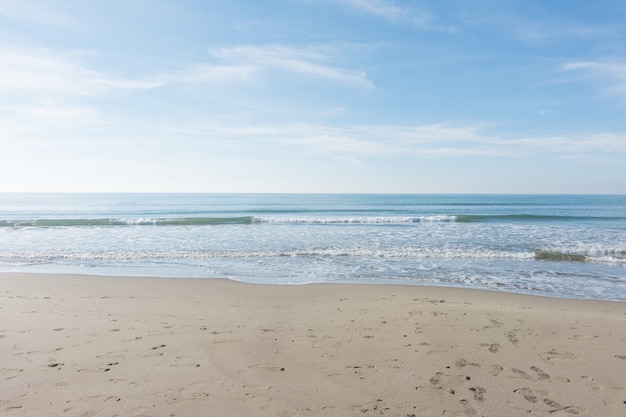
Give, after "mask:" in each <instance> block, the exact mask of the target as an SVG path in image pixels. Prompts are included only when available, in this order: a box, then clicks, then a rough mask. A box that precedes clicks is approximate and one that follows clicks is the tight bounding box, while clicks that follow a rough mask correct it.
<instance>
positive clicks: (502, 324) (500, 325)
mask: <svg viewBox="0 0 626 417" xmlns="http://www.w3.org/2000/svg"><path fill="white" fill-rule="evenodd" d="M489 321H491V324H493V327H502V326H504V323H502V322H501V321H498V320H494V319H491V320H489Z"/></svg>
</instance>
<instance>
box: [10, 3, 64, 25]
mask: <svg viewBox="0 0 626 417" xmlns="http://www.w3.org/2000/svg"><path fill="white" fill-rule="evenodd" d="M0 16H2V17H4V18H7V19H10V20H14V21H18V22H26V23H36V24H45V25H54V26H59V25H68V24H71V23H72V22H73V20H72V19H71V18H70V17H69V16H67V15H66V14H63V13H60V12H59V11H58V10H55V9H53V8H51V7H50V6H49V5H48V4H46V2H45V1H32V0H3V1H2V6H1V7H0Z"/></svg>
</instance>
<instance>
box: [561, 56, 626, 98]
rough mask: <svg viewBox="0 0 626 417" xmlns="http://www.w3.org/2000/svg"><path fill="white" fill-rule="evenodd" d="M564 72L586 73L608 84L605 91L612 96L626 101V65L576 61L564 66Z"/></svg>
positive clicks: (609, 62) (608, 62)
mask: <svg viewBox="0 0 626 417" xmlns="http://www.w3.org/2000/svg"><path fill="white" fill-rule="evenodd" d="M562 69H563V70H564V71H584V72H586V73H588V74H590V75H591V76H593V77H596V78H598V79H600V80H604V81H606V82H608V84H609V85H608V87H606V89H605V91H606V93H607V94H608V95H610V96H617V97H621V98H622V99H625V100H626V64H625V63H623V62H611V61H574V62H568V63H566V64H564V65H563V67H562Z"/></svg>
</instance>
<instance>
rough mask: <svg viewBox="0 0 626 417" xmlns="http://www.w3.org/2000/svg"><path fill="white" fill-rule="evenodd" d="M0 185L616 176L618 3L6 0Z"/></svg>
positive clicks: (332, 185) (396, 183) (333, 187)
mask: <svg viewBox="0 0 626 417" xmlns="http://www.w3.org/2000/svg"><path fill="white" fill-rule="evenodd" d="M0 192H208V193H212V192H215V193H225V192H236V193H275V192H276V193H298V192H302V193H618V194H624V193H626V2H624V1H623V0H596V1H587V0H551V1H540V0H511V1H509V0H423V1H420V0H413V1H409V0H264V1H259V0H238V1H232V0H176V1H171V0H106V1H105V0H90V1H84V0H0Z"/></svg>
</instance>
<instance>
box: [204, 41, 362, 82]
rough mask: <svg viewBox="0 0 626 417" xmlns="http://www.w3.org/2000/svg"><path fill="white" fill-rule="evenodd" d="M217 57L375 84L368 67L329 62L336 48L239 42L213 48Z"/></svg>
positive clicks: (333, 79)
mask: <svg viewBox="0 0 626 417" xmlns="http://www.w3.org/2000/svg"><path fill="white" fill-rule="evenodd" d="M213 54H214V55H215V56H216V57H219V58H223V59H231V60H236V61H242V62H246V63H247V64H248V65H253V66H255V67H258V68H274V69H280V70H283V71H288V72H293V73H297V74H302V75H306V76H311V77H314V78H322V79H327V80H331V81H335V82H339V83H343V84H351V85H356V86H359V87H363V88H366V89H372V88H374V84H373V83H372V82H371V81H370V80H369V79H368V77H367V73H366V72H364V71H354V70H348V69H345V68H341V67H338V66H335V65H332V64H328V63H327V62H328V61H330V60H332V57H331V55H333V56H334V55H339V54H338V52H337V51H334V50H332V48H310V47H309V48H294V47H290V46H284V45H268V46H262V47H260V46H239V47H233V48H222V49H217V50H214V51H213Z"/></svg>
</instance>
